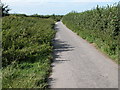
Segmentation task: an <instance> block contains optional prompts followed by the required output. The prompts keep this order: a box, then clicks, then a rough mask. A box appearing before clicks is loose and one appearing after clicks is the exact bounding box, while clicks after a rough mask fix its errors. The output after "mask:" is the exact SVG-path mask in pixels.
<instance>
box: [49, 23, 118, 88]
mask: <svg viewBox="0 0 120 90" xmlns="http://www.w3.org/2000/svg"><path fill="white" fill-rule="evenodd" d="M55 29H56V30H57V34H56V37H55V40H54V61H53V63H52V69H53V70H52V73H51V76H50V78H49V85H50V88H118V65H117V64H116V63H115V62H113V61H112V60H111V59H109V58H108V57H107V56H106V55H104V54H102V53H101V52H100V51H99V50H97V49H96V48H95V47H94V46H93V45H92V44H90V43H88V42H87V41H86V40H84V39H82V38H81V37H79V36H78V35H77V34H76V33H74V32H72V31H71V30H69V29H68V28H67V27H66V26H65V25H64V24H63V23H62V22H57V23H56V27H55Z"/></svg>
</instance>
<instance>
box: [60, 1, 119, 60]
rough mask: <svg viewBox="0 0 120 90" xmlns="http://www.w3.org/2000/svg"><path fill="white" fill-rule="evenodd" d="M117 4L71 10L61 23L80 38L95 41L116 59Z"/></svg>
mask: <svg viewBox="0 0 120 90" xmlns="http://www.w3.org/2000/svg"><path fill="white" fill-rule="evenodd" d="M118 7H119V5H118V3H116V4H114V5H107V6H105V7H99V6H98V5H97V7H96V8H95V9H92V10H88V11H85V12H82V13H76V12H71V13H69V14H67V15H65V16H64V17H63V20H62V21H63V23H64V24H65V25H66V26H67V27H68V28H70V29H71V30H73V31H75V32H76V33H77V34H78V35H80V36H81V37H82V38H84V39H86V40H88V41H89V42H91V43H95V44H96V45H97V47H99V48H100V49H101V50H102V51H104V52H105V53H107V54H108V55H109V56H110V57H111V58H112V59H114V60H115V61H118V55H119V54H118V50H119V47H118V46H119V43H118V39H119V32H120V27H119V24H120V18H119V10H118V9H119V8H118Z"/></svg>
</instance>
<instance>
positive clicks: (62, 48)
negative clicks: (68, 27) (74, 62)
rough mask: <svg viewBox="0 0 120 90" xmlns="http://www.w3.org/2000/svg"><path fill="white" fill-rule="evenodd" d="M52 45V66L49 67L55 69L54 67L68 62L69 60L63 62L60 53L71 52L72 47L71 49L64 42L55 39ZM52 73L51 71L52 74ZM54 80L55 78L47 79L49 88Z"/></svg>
mask: <svg viewBox="0 0 120 90" xmlns="http://www.w3.org/2000/svg"><path fill="white" fill-rule="evenodd" d="M53 43H54V45H53V49H54V50H53V61H52V65H51V67H52V68H53V67H55V66H56V65H58V64H60V63H65V62H69V61H70V60H65V59H64V58H63V57H62V56H61V54H60V53H64V52H68V51H69V52H70V51H72V50H74V47H72V46H71V45H69V44H68V43H67V42H65V41H61V40H59V39H55V40H54V41H53ZM53 72H54V71H52V73H53ZM55 82H56V80H55V78H52V77H49V79H48V83H49V86H48V87H49V88H51V85H52V84H53V83H55Z"/></svg>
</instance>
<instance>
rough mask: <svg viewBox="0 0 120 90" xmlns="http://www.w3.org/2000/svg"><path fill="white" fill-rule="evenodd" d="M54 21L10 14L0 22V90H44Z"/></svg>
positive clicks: (48, 71) (50, 57)
mask: <svg viewBox="0 0 120 90" xmlns="http://www.w3.org/2000/svg"><path fill="white" fill-rule="evenodd" d="M53 27H54V20H53V19H50V18H49V19H45V18H43V19H42V18H39V17H30V16H29V17H27V16H23V15H21V16H19V15H18V16H17V15H10V16H5V17H3V23H2V49H3V52H2V66H3V70H2V75H3V77H2V86H3V88H46V87H47V85H48V84H47V81H46V78H47V77H48V76H49V73H50V69H51V68H50V63H51V59H52V55H51V53H52V39H53V37H54V35H55V31H54V30H53Z"/></svg>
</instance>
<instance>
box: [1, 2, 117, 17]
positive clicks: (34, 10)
mask: <svg viewBox="0 0 120 90" xmlns="http://www.w3.org/2000/svg"><path fill="white" fill-rule="evenodd" d="M118 1H119V0H2V3H5V4H7V5H9V7H10V8H11V9H12V10H11V11H10V12H11V13H21V14H23V13H24V14H28V15H31V14H43V15H48V14H49V15H50V14H59V15H61V14H62V15H64V14H67V13H69V12H71V11H77V12H82V11H85V10H90V9H92V8H94V7H96V5H97V4H98V5H100V6H106V5H107V4H109V5H112V4H114V3H115V2H118Z"/></svg>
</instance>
